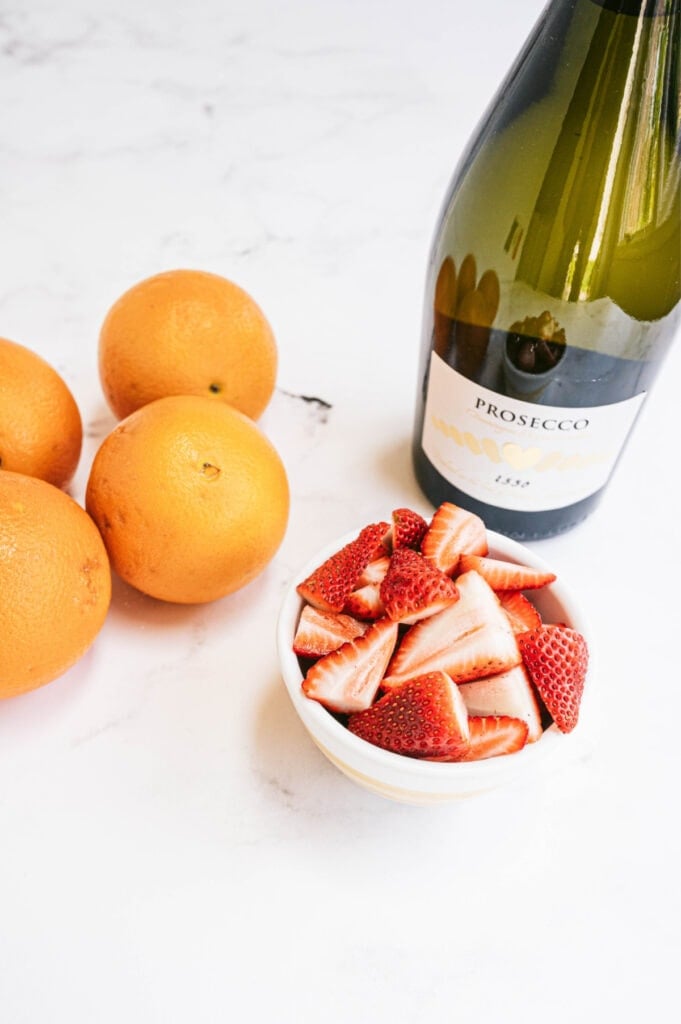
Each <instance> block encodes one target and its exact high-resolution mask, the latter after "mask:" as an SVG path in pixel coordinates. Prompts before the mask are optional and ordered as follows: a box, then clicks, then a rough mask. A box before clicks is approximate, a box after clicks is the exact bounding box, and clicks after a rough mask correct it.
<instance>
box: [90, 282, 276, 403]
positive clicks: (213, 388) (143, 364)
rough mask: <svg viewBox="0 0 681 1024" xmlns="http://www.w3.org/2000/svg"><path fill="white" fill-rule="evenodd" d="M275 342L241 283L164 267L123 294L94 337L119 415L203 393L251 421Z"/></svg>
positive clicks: (270, 377)
mask: <svg viewBox="0 0 681 1024" xmlns="http://www.w3.org/2000/svg"><path fill="white" fill-rule="evenodd" d="M276 374H277V347H276V342H275V340H274V335H273V333H272V329H271V327H270V325H269V323H268V322H267V320H266V319H265V316H264V315H263V313H262V311H261V310H260V308H259V306H258V305H256V303H255V302H254V301H253V299H252V298H251V297H250V295H248V294H247V293H246V292H245V291H244V290H243V289H242V288H240V287H239V286H238V285H236V284H233V283H232V282H231V281H228V280H227V279H226V278H224V277H220V276H218V275H217V274H209V273H206V272H205V271H201V270H170V271H168V272H167V273H163V274H157V275H155V276H154V277H148V278H146V279H145V280H144V281H140V282H139V284H136V285H134V287H132V288H130V289H129V291H127V292H125V294H123V295H122V296H121V297H120V298H119V299H118V301H117V302H115V303H114V305H113V306H112V307H111V309H110V310H109V312H108V314H107V316H106V319H105V320H104V323H103V325H102V328H101V331H100V336H99V376H100V379H101V382H102V388H103V389H104V394H105V396H106V400H107V402H108V403H109V405H110V407H111V409H112V411H113V412H114V413H115V415H116V416H118V417H119V419H120V418H122V417H124V416H128V415H129V414H130V413H131V412H134V411H135V409H139V408H140V407H141V406H143V405H146V404H147V403H148V402H153V401H154V400H155V399H156V398H165V397H166V396H167V395H203V396H205V397H207V398H212V399H213V400H214V401H218V402H226V403H227V404H228V405H233V406H234V408H235V409H239V410H240V411H241V412H243V413H245V414H246V415H247V416H250V417H251V419H257V418H258V417H259V416H260V414H261V413H262V412H263V410H264V409H265V407H266V405H267V404H268V403H269V401H270V398H271V397H272V393H273V391H274V384H275V379H276Z"/></svg>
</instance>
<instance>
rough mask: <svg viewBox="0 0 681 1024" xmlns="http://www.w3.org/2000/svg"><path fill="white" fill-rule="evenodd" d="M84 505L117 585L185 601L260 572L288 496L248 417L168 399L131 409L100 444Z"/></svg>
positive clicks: (188, 398) (276, 538) (194, 399)
mask: <svg viewBox="0 0 681 1024" xmlns="http://www.w3.org/2000/svg"><path fill="white" fill-rule="evenodd" d="M86 507H87V509H88V512H89V513H90V514H91V516H92V517H93V519H94V520H95V522H96V523H97V525H98V526H99V529H100V530H101V533H102V536H103V538H104V543H105V544H106V548H107V551H108V552H109V556H110V558H111V563H112V565H113V567H114V569H115V570H116V572H117V573H118V574H119V575H120V576H122V577H123V579H124V580H126V581H127V582H128V583H130V584H131V585H132V586H133V587H136V588H137V589H138V590H141V591H143V592H144V593H145V594H149V595H151V596H152V597H156V598H160V599H161V600H164V601H174V602H178V603H189V604H193V603H201V602H204V601H212V600H214V599H215V598H218V597H222V596H223V595H225V594H229V593H231V592H232V591H235V590H238V589H239V588H240V587H243V586H244V585H245V584H246V583H248V582H249V581H250V580H252V579H254V578H255V577H256V576H257V575H258V574H259V573H260V572H261V571H262V570H263V569H264V568H265V566H266V565H267V563H268V562H269V561H270V560H271V558H272V557H273V556H274V554H275V552H276V550H277V548H278V547H279V544H280V543H281V541H282V539H283V536H284V533H285V530H286V524H287V520H288V510H289V490H288V482H287V478H286V472H285V470H284V466H283V463H282V461H281V459H280V457H279V455H278V454H277V452H276V450H275V449H274V447H273V446H272V444H271V443H270V442H269V441H268V440H267V438H266V437H265V436H264V434H263V433H262V432H261V431H260V429H259V428H258V427H257V426H256V425H255V423H253V421H252V420H250V419H249V418H248V417H247V416H244V415H243V414H242V413H240V412H238V411H237V410H236V409H232V408H231V407H230V406H228V405H224V404H222V403H220V402H213V401H211V400H210V399H208V398H199V397H198V396H195V395H176V396H170V397H168V398H159V399H158V400H157V401H156V402H151V403H150V404H149V405H145V406H143V407H142V408H141V409H138V410H137V412H134V413H132V414H131V415H130V416H128V417H127V418H126V419H124V420H123V421H122V422H121V423H119V424H118V426H117V427H115V428H114V430H113V431H112V432H111V433H110V434H109V436H108V437H107V438H105V440H104V442H103V443H102V445H101V447H100V448H99V450H98V452H97V454H96V455H95V458H94V461H93V464H92V469H91V471H90V479H89V480H88V485H87V492H86Z"/></svg>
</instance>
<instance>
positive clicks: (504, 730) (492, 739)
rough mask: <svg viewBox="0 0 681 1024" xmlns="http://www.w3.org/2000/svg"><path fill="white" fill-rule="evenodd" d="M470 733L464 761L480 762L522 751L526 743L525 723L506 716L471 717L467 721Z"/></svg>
mask: <svg viewBox="0 0 681 1024" xmlns="http://www.w3.org/2000/svg"><path fill="white" fill-rule="evenodd" d="M468 727H469V732H470V739H469V747H468V754H467V756H466V758H465V760H466V761H482V760H484V759H485V758H487V757H501V756H503V755H504V754H515V753H516V751H518V750H522V748H523V747H524V746H525V743H526V742H527V735H528V734H527V722H522V721H521V720H520V719H519V718H509V717H508V716H507V715H485V716H481V717H478V716H473V717H471V718H469V719H468Z"/></svg>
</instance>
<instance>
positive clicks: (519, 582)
mask: <svg viewBox="0 0 681 1024" xmlns="http://www.w3.org/2000/svg"><path fill="white" fill-rule="evenodd" d="M470 569H474V570H475V571H476V572H479V573H480V575H481V576H482V577H483V579H486V580H487V582H488V583H489V585H490V587H491V588H492V590H533V589H536V588H537V587H544V586H546V584H547V583H553V582H554V580H555V578H556V575H555V573H553V572H544V571H543V570H542V569H533V568H532V566H529V565H517V564H516V563H515V562H507V561H505V560H504V559H502V558H485V557H481V556H480V555H472V554H465V555H462V556H461V560H460V562H459V570H460V571H461V572H468V571H469V570H470Z"/></svg>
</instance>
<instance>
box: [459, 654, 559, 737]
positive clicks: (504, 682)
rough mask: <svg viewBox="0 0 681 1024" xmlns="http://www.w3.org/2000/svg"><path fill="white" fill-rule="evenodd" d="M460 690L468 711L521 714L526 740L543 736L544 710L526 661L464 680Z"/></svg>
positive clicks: (510, 716)
mask: <svg viewBox="0 0 681 1024" xmlns="http://www.w3.org/2000/svg"><path fill="white" fill-rule="evenodd" d="M459 692H460V693H461V696H462V697H463V700H464V704H465V705H466V709H467V711H468V714H469V715H471V716H476V715H478V716H479V715H504V716H506V717H507V718H519V719H520V720H521V721H523V722H525V723H526V724H527V730H528V731H527V742H528V743H534V741H535V740H538V739H539V737H540V736H541V734H542V732H543V730H542V724H541V711H540V709H539V704H538V702H537V698H536V696H535V693H534V690H533V689H532V684H531V683H530V680H529V677H528V675H527V672H526V671H525V667H524V665H515V666H514V667H513V668H511V669H509V670H508V672H498V673H497V674H496V675H494V676H486V677H485V678H484V679H475V680H473V681H472V682H470V683H461V684H460V685H459Z"/></svg>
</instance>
